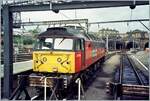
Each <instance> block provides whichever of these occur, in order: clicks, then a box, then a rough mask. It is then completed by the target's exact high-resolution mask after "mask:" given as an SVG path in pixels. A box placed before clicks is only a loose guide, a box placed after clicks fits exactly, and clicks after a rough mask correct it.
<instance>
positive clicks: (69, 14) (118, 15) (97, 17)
mask: <svg viewBox="0 0 150 101" xmlns="http://www.w3.org/2000/svg"><path fill="white" fill-rule="evenodd" d="M75 12H76V17H75ZM75 18H78V19H88V21H89V22H100V21H111V20H130V19H144V18H147V19H148V18H149V6H148V5H145V6H137V7H136V8H135V9H133V10H132V17H131V9H130V8H129V7H111V8H96V9H76V10H60V11H59V13H54V12H52V11H36V12H22V13H21V19H22V21H29V19H30V21H52V20H68V19H75ZM144 24H145V25H146V26H148V22H144ZM46 27H47V26H43V27H42V26H40V28H41V29H42V30H45V28H46ZM29 28H33V27H26V29H29ZM102 28H111V29H117V30H118V31H119V32H120V33H125V32H127V31H130V30H134V29H141V30H144V31H147V29H146V28H145V27H144V26H143V25H141V24H140V23H139V22H130V23H128V24H127V22H126V23H125V22H123V23H109V24H101V25H100V26H99V27H98V25H91V26H90V29H89V30H90V31H93V32H96V31H98V30H99V29H102Z"/></svg>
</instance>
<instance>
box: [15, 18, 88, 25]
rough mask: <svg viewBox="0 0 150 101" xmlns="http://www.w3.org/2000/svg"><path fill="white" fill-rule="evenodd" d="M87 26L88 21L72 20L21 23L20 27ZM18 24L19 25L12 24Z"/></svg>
mask: <svg viewBox="0 0 150 101" xmlns="http://www.w3.org/2000/svg"><path fill="white" fill-rule="evenodd" d="M81 23H83V24H88V19H72V20H57V21H39V22H21V23H20V24H21V26H37V25H66V24H81ZM14 24H19V23H14Z"/></svg>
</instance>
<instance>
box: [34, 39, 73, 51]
mask: <svg viewBox="0 0 150 101" xmlns="http://www.w3.org/2000/svg"><path fill="white" fill-rule="evenodd" d="M34 49H35V50H73V39H70V38H41V39H38V40H37V42H36V44H35V47H34Z"/></svg>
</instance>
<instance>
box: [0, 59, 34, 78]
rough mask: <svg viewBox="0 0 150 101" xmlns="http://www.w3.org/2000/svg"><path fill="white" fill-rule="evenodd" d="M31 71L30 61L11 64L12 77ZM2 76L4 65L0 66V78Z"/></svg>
mask: <svg viewBox="0 0 150 101" xmlns="http://www.w3.org/2000/svg"><path fill="white" fill-rule="evenodd" d="M31 69H32V60H30V61H23V62H16V63H13V75H15V74H18V73H21V72H25V71H28V70H31ZM3 76H4V65H1V78H3Z"/></svg>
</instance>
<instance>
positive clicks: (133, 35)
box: [126, 29, 149, 49]
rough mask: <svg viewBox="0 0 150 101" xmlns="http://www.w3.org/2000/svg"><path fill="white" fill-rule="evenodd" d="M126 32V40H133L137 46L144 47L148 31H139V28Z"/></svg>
mask: <svg viewBox="0 0 150 101" xmlns="http://www.w3.org/2000/svg"><path fill="white" fill-rule="evenodd" d="M126 34H127V38H128V40H129V41H133V40H134V41H135V42H136V43H137V44H138V45H139V48H141V49H144V48H145V45H146V44H147V43H148V41H149V36H148V32H146V31H141V30H139V29H136V30H134V31H131V32H127V33H126Z"/></svg>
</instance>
